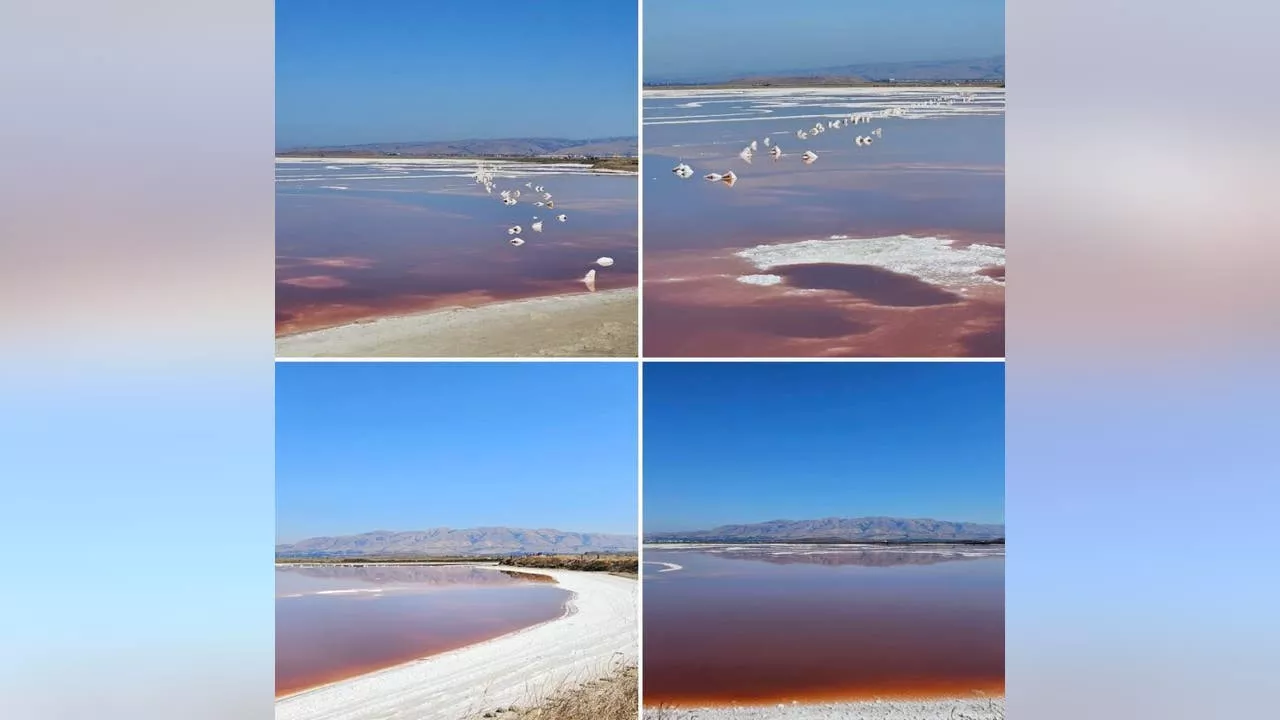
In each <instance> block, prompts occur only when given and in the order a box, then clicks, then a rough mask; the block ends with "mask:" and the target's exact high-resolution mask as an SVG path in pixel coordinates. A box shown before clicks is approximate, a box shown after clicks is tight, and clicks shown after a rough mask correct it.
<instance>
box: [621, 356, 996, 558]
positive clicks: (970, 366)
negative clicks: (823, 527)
mask: <svg viewBox="0 0 1280 720" xmlns="http://www.w3.org/2000/svg"><path fill="white" fill-rule="evenodd" d="M644 373H645V376H644V391H645V393H644V394H645V397H644V423H645V425H644V514H645V517H644V532H645V533H646V534H647V533H651V532H680V531H689V530H706V529H710V528H714V527H718V526H721V525H731V524H751V523H757V522H767V521H770V520H776V519H779V518H790V519H796V520H814V519H821V518H826V517H846V518H856V517H892V518H917V519H918V518H931V519H934V520H945V521H951V522H972V523H984V524H985V523H991V524H1003V523H1004V367H1003V364H1002V363H987V362H978V363H916V362H885V363H804V362H770V363H732V362H728V363H725V362H706V363H651V364H648V365H646V366H645V370H644Z"/></svg>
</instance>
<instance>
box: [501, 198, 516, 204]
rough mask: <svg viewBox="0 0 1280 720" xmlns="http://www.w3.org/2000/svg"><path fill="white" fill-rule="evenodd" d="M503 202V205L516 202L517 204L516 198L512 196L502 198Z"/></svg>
mask: <svg viewBox="0 0 1280 720" xmlns="http://www.w3.org/2000/svg"><path fill="white" fill-rule="evenodd" d="M502 204H503V205H515V204H516V199H515V198H512V197H509V198H504V199H503V200H502Z"/></svg>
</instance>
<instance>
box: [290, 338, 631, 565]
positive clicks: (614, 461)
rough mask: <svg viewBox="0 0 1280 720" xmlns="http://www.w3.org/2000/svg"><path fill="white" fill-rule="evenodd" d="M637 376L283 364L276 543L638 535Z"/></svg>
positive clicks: (517, 368)
mask: <svg viewBox="0 0 1280 720" xmlns="http://www.w3.org/2000/svg"><path fill="white" fill-rule="evenodd" d="M636 383H637V377H636V366H635V364H633V363H624V362H623V363H617V362H611V363H580V362H558V363H529V362H520V363H436V362H432V363H280V364H279V365H277V372H276V458H277V460H276V534H277V540H278V541H280V542H292V541H295V540H299V539H302V538H306V537H313V536H317V535H336V534H350V533H360V532H368V531H372V530H421V529H424V528H431V527H453V528H468V527H477V526H508V527H525V528H539V527H550V528H555V529H558V530H569V531H582V532H616V533H635V532H636V517H637V485H636V483H637V441H636V435H637V426H636Z"/></svg>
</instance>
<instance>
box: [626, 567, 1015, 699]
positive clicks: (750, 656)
mask: <svg viewBox="0 0 1280 720" xmlns="http://www.w3.org/2000/svg"><path fill="white" fill-rule="evenodd" d="M806 553H807V554H806ZM970 555H971V556H970ZM645 560H646V562H649V563H669V564H673V565H678V566H679V567H680V569H678V570H671V571H668V572H658V570H660V569H664V568H665V567H666V566H662V565H646V566H645V568H646V569H645V577H644V582H645V587H644V604H645V607H644V614H645V622H644V643H645V645H644V648H645V660H644V662H645V667H644V683H645V687H644V697H645V702H646V704H648V705H660V704H672V705H704V704H732V703H775V702H790V701H792V700H802V701H819V700H843V699H861V698H874V697H927V696H943V695H947V696H951V695H966V696H967V695H970V694H971V693H972V692H974V691H981V692H987V693H1002V692H1003V688H1004V557H1003V549H1000V550H996V549H994V548H981V547H964V548H959V547H956V548H945V547H936V548H911V549H898V548H884V549H871V548H865V549H862V548H859V549H853V548H841V549H839V550H834V551H832V550H828V549H826V548H813V547H812V546H809V547H808V548H805V547H804V546H769V547H744V546H723V547H719V548H703V549H694V548H686V549H679V550H665V549H655V548H653V547H646V549H645Z"/></svg>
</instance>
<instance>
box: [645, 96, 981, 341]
mask: <svg viewBox="0 0 1280 720" xmlns="http://www.w3.org/2000/svg"><path fill="white" fill-rule="evenodd" d="M908 95H909V94H908ZM906 97H907V95H904V96H903V97H901V98H898V97H895V96H893V95H891V94H890V95H886V94H883V93H873V94H871V95H866V94H863V95H859V94H858V93H854V92H853V91H831V92H830V93H827V92H819V91H811V92H803V93H794V94H792V95H790V96H787V95H785V94H783V93H782V92H781V91H779V94H778V95H775V96H768V97H766V96H762V95H752V94H741V93H725V94H723V95H720V96H713V97H693V96H690V97H647V98H646V99H645V103H644V111H645V143H644V144H645V159H644V163H645V164H644V168H645V172H644V183H645V187H644V192H645V206H644V212H645V239H644V242H645V256H644V263H645V273H644V277H645V289H644V318H645V323H644V352H645V354H646V355H648V356H653V357H733V356H739V357H741V356H747V357H767V356H774V357H814V356H831V357H955V356H996V357H999V356H1002V355H1003V354H1004V342H1003V334H1004V286H1003V285H1000V284H996V283H987V282H983V281H981V279H978V280H976V281H975V282H974V284H973V286H972V287H969V288H965V290H966V292H964V293H961V292H960V288H957V287H945V288H941V287H936V286H933V285H929V284H927V283H925V282H923V281H922V280H920V279H919V278H915V277H904V276H895V275H894V274H892V273H887V272H886V271H883V270H880V269H878V268H876V267H871V266H863V267H857V266H853V267H846V268H845V269H839V268H837V266H834V265H832V266H821V267H820V268H810V269H806V268H800V267H793V268H789V269H788V268H782V269H778V268H774V269H772V270H769V271H768V272H769V273H771V274H776V275H781V276H783V277H784V278H785V282H784V283H783V284H778V285H773V286H758V285H743V284H741V283H739V282H737V280H736V278H737V277H738V276H742V275H750V274H755V273H759V272H761V271H760V270H758V269H757V268H755V267H754V266H753V265H751V264H750V263H748V262H746V261H745V260H743V259H742V258H737V257H734V253H735V252H736V251H738V250H741V249H745V248H750V247H753V246H756V245H770V244H775V243H783V242H795V241H801V240H812V239H817V240H821V239H825V238H829V237H831V236H833V235H841V236H849V237H854V238H859V237H885V236H896V235H899V234H906V235H913V236H938V237H947V238H952V239H954V240H955V241H956V245H957V246H962V245H964V244H966V243H968V242H971V241H976V242H981V243H984V244H989V245H995V246H1003V245H1004V118H1003V116H1002V114H985V115H973V114H966V113H964V112H961V113H959V114H954V115H953V116H949V117H934V118H930V119H904V118H887V119H877V120H876V121H875V122H874V125H873V126H868V127H861V126H859V127H856V128H855V127H849V128H845V129H841V130H835V131H831V132H828V133H825V134H823V135H821V136H820V137H818V138H817V139H810V140H807V141H800V140H798V139H796V138H795V136H794V132H795V130H796V129H798V128H800V127H804V126H806V125H808V126H812V124H813V123H814V122H815V121H816V117H815V116H817V115H824V114H831V113H839V114H844V113H849V112H852V111H854V110H857V111H860V112H869V111H875V110H877V109H881V108H883V107H886V106H888V105H891V104H894V103H897V102H899V101H902V100H903V99H904V98H906ZM993 97H995V96H988V99H989V100H990V99H991V98H993ZM691 101H693V102H692V104H691ZM962 107H967V108H969V109H972V108H973V107H975V106H962ZM993 107H994V106H993ZM718 116H723V117H718ZM870 127H883V130H884V137H883V139H882V140H880V141H877V142H876V143H875V144H874V145H873V146H871V147H867V148H858V147H856V146H855V145H854V143H853V138H854V137H855V136H856V135H858V134H864V133H867V132H869V131H870ZM765 136H769V137H770V138H771V140H772V141H776V142H777V143H778V145H779V146H780V147H782V148H783V151H784V152H785V153H787V155H786V156H784V157H783V158H782V159H780V160H778V161H776V162H775V161H774V160H772V159H771V158H769V157H767V156H766V155H765V154H764V148H763V147H761V148H760V150H761V152H760V154H758V155H757V156H756V158H755V159H754V160H753V161H752V162H750V163H747V162H745V161H743V160H742V159H740V158H739V157H738V156H737V153H738V152H739V151H740V150H741V149H742V147H743V145H744V144H745V143H747V142H750V141H751V140H753V139H758V140H762V139H763V138H764V137H765ZM805 148H812V149H814V150H815V151H817V152H818V154H819V158H818V160H817V162H815V163H814V164H812V165H805V164H803V163H801V162H800V161H799V159H798V153H800V152H802V151H803V150H804V149H805ZM677 162H687V163H689V164H690V165H691V166H692V167H693V168H694V169H695V170H696V173H695V175H694V176H693V177H692V178H689V179H687V180H682V179H680V178H678V177H676V176H675V175H673V174H672V173H671V172H670V168H671V167H672V166H674V165H675V164H676V163H677ZM730 169H732V170H733V171H734V172H735V173H736V174H737V175H738V178H739V179H738V182H737V183H736V184H735V185H734V186H733V187H732V188H730V187H726V186H725V185H724V184H723V183H711V182H707V181H705V180H703V179H702V178H701V176H702V174H703V173H705V172H708V171H714V172H721V173H723V172H724V171H726V170H730ZM997 273H998V274H997ZM987 276H988V277H993V278H996V277H998V278H1003V271H998V270H994V269H993V270H991V271H989V272H988V273H987ZM797 289H804V290H811V291H815V292H796V290H797Z"/></svg>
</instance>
